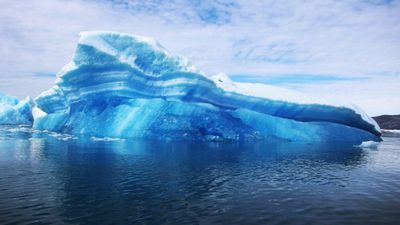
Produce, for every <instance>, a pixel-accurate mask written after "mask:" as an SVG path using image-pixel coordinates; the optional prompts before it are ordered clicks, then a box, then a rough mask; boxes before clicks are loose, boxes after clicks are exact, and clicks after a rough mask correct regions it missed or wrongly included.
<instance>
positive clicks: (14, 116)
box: [0, 93, 33, 125]
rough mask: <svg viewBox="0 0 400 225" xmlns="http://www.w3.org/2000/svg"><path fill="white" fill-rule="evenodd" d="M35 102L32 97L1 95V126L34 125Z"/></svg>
mask: <svg viewBox="0 0 400 225" xmlns="http://www.w3.org/2000/svg"><path fill="white" fill-rule="evenodd" d="M32 106H33V101H32V99H31V98H30V97H27V98H25V99H24V100H22V101H19V100H18V99H17V98H15V97H12V96H9V95H5V94H2V93H0V125H4V124H7V125H19V124H25V125H32V123H33V116H32Z"/></svg>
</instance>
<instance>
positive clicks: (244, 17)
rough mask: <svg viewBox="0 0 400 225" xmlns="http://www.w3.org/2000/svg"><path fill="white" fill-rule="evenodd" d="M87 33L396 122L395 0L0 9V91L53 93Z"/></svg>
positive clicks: (51, 3) (1, 5) (54, 2)
mask: <svg viewBox="0 0 400 225" xmlns="http://www.w3.org/2000/svg"><path fill="white" fill-rule="evenodd" d="M85 30H111V31H119V32H124V33H131V34H136V35H143V36H151V37H154V38H155V39H156V40H158V41H159V42H160V43H161V44H162V45H163V46H164V47H165V48H167V49H169V50H170V51H171V52H173V53H177V54H180V55H184V56H185V57H187V58H188V59H189V60H190V61H192V62H193V63H194V64H196V65H197V66H198V67H199V68H200V69H201V70H202V71H204V72H205V73H206V74H208V75H213V74H216V73H219V72H226V73H228V74H229V75H230V76H231V77H232V78H233V79H234V80H236V81H245V82H263V83H268V84H274V85H277V86H282V87H287V88H291V89H296V90H299V91H302V92H305V93H308V94H310V95H314V96H318V97H321V98H326V99H331V100H334V101H346V102H353V103H355V104H356V105H358V106H360V107H361V108H363V109H364V110H365V111H366V112H367V113H369V114H370V115H373V116H374V115H380V114H400V0H392V1H391V0H324V1H320V0H286V1H280V0H264V1H263V0H257V1H256V0H254V1H253V0H252V1H250V0H214V1H209V0H171V1H161V0H147V1H137V0H69V1H67V0H29V1H16V0H0V92H3V93H7V94H12V95H15V96H17V97H19V98H23V97H25V96H27V95H30V96H32V97H35V96H37V95H38V94H39V93H41V92H42V91H44V90H46V89H48V88H50V87H51V86H52V84H53V82H54V80H55V74H56V73H57V72H58V71H59V70H60V69H61V67H62V66H63V65H65V64H67V63H68V62H69V61H70V60H71V58H72V55H73V52H74V50H75V46H76V43H77V41H78V38H79V32H80V31H85Z"/></svg>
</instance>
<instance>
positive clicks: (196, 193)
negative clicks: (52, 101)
mask: <svg viewBox="0 0 400 225" xmlns="http://www.w3.org/2000/svg"><path fill="white" fill-rule="evenodd" d="M383 139H384V141H383V142H382V143H381V144H379V145H378V146H377V147H376V148H359V147H354V146H347V145H341V144H327V143H322V144H307V143H295V142H285V141H263V142H261V141H258V142H241V143H237V142H175V141H138V140H123V139H112V138H106V139H104V138H103V139H102V138H96V137H90V138H78V137H74V136H71V135H62V134H57V133H52V132H39V131H33V130H32V129H31V128H29V127H11V126H1V127H0V224H96V225H101V224H179V225H182V224H396V223H397V224H398V222H399V221H400V211H399V210H400V137H398V136H396V135H392V136H387V137H384V138H383Z"/></svg>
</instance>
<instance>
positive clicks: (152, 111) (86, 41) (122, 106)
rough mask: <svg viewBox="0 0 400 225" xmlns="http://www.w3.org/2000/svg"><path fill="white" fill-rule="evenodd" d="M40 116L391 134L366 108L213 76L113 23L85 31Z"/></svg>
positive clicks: (121, 128) (182, 135)
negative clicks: (111, 26)
mask: <svg viewBox="0 0 400 225" xmlns="http://www.w3.org/2000/svg"><path fill="white" fill-rule="evenodd" d="M33 116H34V124H33V127H34V128H35V129H39V130H49V131H54V132H61V133H69V134H73V135H84V136H88V137H98V138H102V137H103V138H104V137H107V138H150V139H153V138H155V139H185V140H212V141H219V140H252V139H285V140H289V141H305V142H330V141H344V142H353V143H358V144H359V143H361V142H362V141H380V140H381V139H380V135H381V133H380V129H379V126H378V125H377V124H376V122H375V121H374V120H372V119H371V118H370V117H369V116H368V115H366V114H365V113H364V112H363V111H362V110H361V109H359V108H357V107H354V106H346V105H344V104H343V105H340V104H336V105H335V104H330V103H327V102H324V101H322V100H317V99H314V98H310V97H308V96H305V95H303V94H301V93H298V92H294V91H290V90H286V89H283V88H278V87H274V86H270V85H265V84H252V83H240V82H233V81H232V80H231V79H230V78H229V76H228V75H227V74H224V73H220V74H217V75H214V76H207V75H206V74H205V73H203V72H202V71H201V70H199V69H198V68H197V67H196V66H195V65H193V64H192V63H191V62H189V61H188V60H187V59H185V58H184V57H182V56H178V55H174V54H172V53H170V52H169V51H168V50H166V49H165V48H164V47H163V46H161V45H160V44H159V43H158V42H156V41H155V40H154V39H152V38H147V37H141V36H135V35H129V34H123V33H117V32H103V31H96V32H82V33H80V39H79V42H78V44H77V47H76V51H75V53H74V56H73V59H72V61H71V62H69V63H68V64H67V65H66V66H64V67H63V68H62V69H61V71H60V72H59V73H58V74H57V78H56V81H55V84H54V86H53V87H52V88H51V89H50V90H48V91H45V92H43V93H42V94H40V95H39V96H38V97H37V98H36V107H35V108H34V109H33Z"/></svg>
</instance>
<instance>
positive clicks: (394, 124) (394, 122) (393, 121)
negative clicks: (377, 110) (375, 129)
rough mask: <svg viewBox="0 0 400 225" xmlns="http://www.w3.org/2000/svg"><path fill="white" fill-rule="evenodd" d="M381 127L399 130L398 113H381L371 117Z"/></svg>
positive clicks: (399, 120) (399, 117)
mask: <svg viewBox="0 0 400 225" xmlns="http://www.w3.org/2000/svg"><path fill="white" fill-rule="evenodd" d="M372 118H373V119H374V120H375V121H376V122H377V123H378V124H379V127H380V128H381V129H385V130H400V115H381V116H375V117H372Z"/></svg>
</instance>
